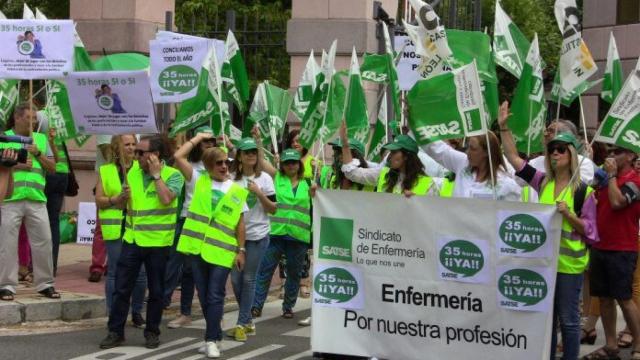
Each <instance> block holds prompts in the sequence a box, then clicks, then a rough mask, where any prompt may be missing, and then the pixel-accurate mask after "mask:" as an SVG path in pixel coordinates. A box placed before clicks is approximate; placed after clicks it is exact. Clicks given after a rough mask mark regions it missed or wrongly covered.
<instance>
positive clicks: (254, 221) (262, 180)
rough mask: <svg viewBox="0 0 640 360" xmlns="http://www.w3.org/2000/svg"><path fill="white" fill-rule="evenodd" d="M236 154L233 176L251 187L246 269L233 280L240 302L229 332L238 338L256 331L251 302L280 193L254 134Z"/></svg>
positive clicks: (233, 274) (234, 271) (246, 217)
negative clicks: (265, 167) (260, 158)
mask: <svg viewBox="0 0 640 360" xmlns="http://www.w3.org/2000/svg"><path fill="white" fill-rule="evenodd" d="M235 148H236V158H235V161H234V173H232V174H231V178H232V180H233V181H234V182H235V183H236V184H237V185H240V186H242V187H243V188H245V189H247V190H249V196H248V198H247V205H248V207H249V211H248V212H247V213H246V214H245V215H244V226H245V229H246V235H245V238H246V241H245V248H246V249H247V250H246V253H245V259H246V261H245V265H244V268H243V269H242V270H239V269H236V268H234V269H232V270H231V284H232V285H233V292H234V295H235V297H236V301H237V302H238V307H239V309H238V319H237V321H236V327H235V328H233V329H231V330H230V331H229V332H228V333H227V335H228V336H229V337H232V338H234V340H235V341H246V340H247V335H255V333H256V327H255V325H254V324H253V320H252V317H251V306H252V305H253V298H254V296H255V293H256V272H257V270H258V267H259V266H260V262H261V261H262V258H263V256H264V254H265V251H266V249H267V246H268V245H269V231H270V221H269V214H274V213H275V212H276V203H275V201H276V193H275V188H274V185H273V179H272V178H271V176H269V174H267V173H266V172H265V171H262V166H261V164H260V162H259V161H258V145H257V144H256V141H255V140H254V139H253V138H244V139H240V141H239V142H238V143H237V144H236V147H235Z"/></svg>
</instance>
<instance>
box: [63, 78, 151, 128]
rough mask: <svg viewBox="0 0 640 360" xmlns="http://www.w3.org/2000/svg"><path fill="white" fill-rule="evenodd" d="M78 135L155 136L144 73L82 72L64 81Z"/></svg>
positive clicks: (147, 82)
mask: <svg viewBox="0 0 640 360" xmlns="http://www.w3.org/2000/svg"><path fill="white" fill-rule="evenodd" d="M66 83H67V90H68V92H69V103H70V105H71V112H72V113H73V119H74V121H75V124H76V129H77V130H78V133H80V134H104V135H120V134H156V133H158V128H157V126H156V119H155V114H154V108H153V101H152V99H151V92H150V91H149V77H148V75H147V72H146V71H83V72H73V73H70V74H69V76H68V77H67V78H66Z"/></svg>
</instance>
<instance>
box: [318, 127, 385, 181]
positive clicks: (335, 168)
mask: <svg viewBox="0 0 640 360" xmlns="http://www.w3.org/2000/svg"><path fill="white" fill-rule="evenodd" d="M329 145H331V146H333V164H332V165H331V166H330V167H323V171H322V172H321V174H320V186H322V188H323V189H342V190H359V191H375V190H376V186H375V185H366V184H360V183H357V182H353V181H351V180H349V179H348V178H347V177H346V176H345V174H344V172H343V171H342V164H344V160H343V159H344V155H343V151H348V152H349V153H350V154H351V157H352V158H354V159H357V160H358V162H359V167H360V168H363V169H366V168H368V167H369V165H368V163H367V161H366V160H365V159H364V144H362V143H361V142H360V141H358V140H356V139H349V144H348V145H347V146H346V147H343V146H342V141H341V140H340V139H339V138H338V139H336V140H334V141H332V142H330V143H329Z"/></svg>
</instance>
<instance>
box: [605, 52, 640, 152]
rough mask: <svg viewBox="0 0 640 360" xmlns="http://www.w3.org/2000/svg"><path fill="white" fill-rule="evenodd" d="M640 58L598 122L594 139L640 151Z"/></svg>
mask: <svg viewBox="0 0 640 360" xmlns="http://www.w3.org/2000/svg"><path fill="white" fill-rule="evenodd" d="M639 92H640V60H639V61H638V63H637V64H636V68H635V69H634V70H633V71H632V72H631V74H630V75H629V77H628V78H627V80H626V81H625V83H624V85H623V86H622V90H620V93H619V94H618V96H617V97H616V98H615V100H614V101H613V104H612V105H611V109H609V112H608V113H607V116H605V118H604V120H603V121H602V123H601V124H600V128H599V129H598V132H597V133H596V136H595V141H600V142H604V143H607V144H613V145H616V146H619V147H622V148H625V149H629V150H631V151H633V152H635V153H640V96H638V93H639Z"/></svg>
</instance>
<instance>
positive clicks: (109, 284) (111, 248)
mask: <svg viewBox="0 0 640 360" xmlns="http://www.w3.org/2000/svg"><path fill="white" fill-rule="evenodd" d="M104 246H105V247H106V248H107V280H106V281H105V282H104V295H105V297H106V299H107V314H109V313H110V312H111V305H112V304H113V292H114V291H115V290H116V271H117V268H118V259H120V253H121V252H122V240H108V241H105V242H104ZM146 289H147V274H146V272H145V271H144V265H143V266H142V267H141V269H140V274H139V275H138V278H137V279H136V285H135V287H134V288H133V292H132V293H131V313H132V314H140V313H142V307H143V306H144V293H145V290H146Z"/></svg>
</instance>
